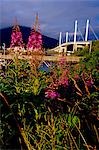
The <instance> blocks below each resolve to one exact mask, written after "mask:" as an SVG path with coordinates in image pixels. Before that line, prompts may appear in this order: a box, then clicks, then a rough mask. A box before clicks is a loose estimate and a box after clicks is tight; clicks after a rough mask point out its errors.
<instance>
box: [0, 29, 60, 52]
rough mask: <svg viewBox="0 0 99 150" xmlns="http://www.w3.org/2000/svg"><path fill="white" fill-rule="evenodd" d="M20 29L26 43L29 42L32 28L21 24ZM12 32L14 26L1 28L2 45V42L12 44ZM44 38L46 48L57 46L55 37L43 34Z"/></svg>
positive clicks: (0, 42) (0, 40)
mask: <svg viewBox="0 0 99 150" xmlns="http://www.w3.org/2000/svg"><path fill="white" fill-rule="evenodd" d="M20 30H21V32H22V35H23V41H24V43H27V42H28V37H29V35H30V31H31V28H29V27H23V26H20ZM11 33H12V27H8V28H3V29H0V38H1V39H0V45H2V43H5V44H6V47H9V46H10V40H11ZM42 39H43V47H44V48H45V49H48V48H54V47H56V46H57V43H58V40H56V39H54V38H51V37H47V36H45V35H42Z"/></svg>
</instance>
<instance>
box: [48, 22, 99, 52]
mask: <svg viewBox="0 0 99 150" xmlns="http://www.w3.org/2000/svg"><path fill="white" fill-rule="evenodd" d="M89 29H90V30H91V32H92V33H93V35H94V37H95V39H96V40H98V39H99V38H98V36H97V35H96V34H95V32H94V30H93V28H92V26H91V24H90V21H89V20H87V22H86V28H85V36H83V35H82V33H81V31H80V29H79V27H78V21H77V20H76V21H75V27H74V33H73V41H70V40H69V33H68V32H66V34H65V42H62V39H63V38H62V32H60V34H59V45H58V46H57V47H55V48H53V49H50V50H49V51H50V52H59V53H68V54H70V53H74V52H75V51H77V50H78V49H83V48H84V47H85V46H88V47H89V51H91V45H92V41H91V40H88V34H89ZM78 33H79V35H80V36H81V39H82V40H79V41H78V40H77V35H78Z"/></svg>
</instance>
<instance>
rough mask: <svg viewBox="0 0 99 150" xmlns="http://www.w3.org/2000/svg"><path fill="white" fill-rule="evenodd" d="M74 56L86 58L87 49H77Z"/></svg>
mask: <svg viewBox="0 0 99 150" xmlns="http://www.w3.org/2000/svg"><path fill="white" fill-rule="evenodd" d="M74 54H75V55H76V56H86V55H87V54H89V47H88V46H86V47H85V48H83V49H78V50H77V51H76V52H75V53H74Z"/></svg>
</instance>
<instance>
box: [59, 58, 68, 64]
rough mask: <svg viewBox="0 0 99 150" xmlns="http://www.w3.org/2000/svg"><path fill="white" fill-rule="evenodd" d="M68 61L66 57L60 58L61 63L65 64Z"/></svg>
mask: <svg viewBox="0 0 99 150" xmlns="http://www.w3.org/2000/svg"><path fill="white" fill-rule="evenodd" d="M65 63H66V58H64V57H61V58H60V60H59V65H60V66H61V65H64V64H65Z"/></svg>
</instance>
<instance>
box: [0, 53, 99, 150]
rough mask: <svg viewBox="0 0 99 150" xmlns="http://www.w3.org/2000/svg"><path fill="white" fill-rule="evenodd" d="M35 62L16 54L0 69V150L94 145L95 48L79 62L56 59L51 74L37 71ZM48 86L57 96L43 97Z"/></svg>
mask: <svg viewBox="0 0 99 150" xmlns="http://www.w3.org/2000/svg"><path fill="white" fill-rule="evenodd" d="M39 63H40V62H39V61H37V60H36V61H35V60H31V61H30V62H29V61H27V60H24V59H23V60H19V59H18V58H17V57H15V59H14V60H13V62H12V63H11V64H9V65H8V67H7V69H6V71H3V70H1V72H0V73H1V76H0V98H1V105H0V109H1V112H2V113H1V123H0V137H1V139H0V142H1V149H27V150H32V149H33V150H41V149H42V150H47V149H49V150H63V149H64V150H65V149H66V150H72V149H75V150H79V149H85V148H86V149H87V150H89V147H88V145H87V143H88V144H89V146H91V147H94V146H96V144H97V143H98V142H97V141H98V140H99V139H98V132H97V120H98V119H97V116H98V109H99V108H98V97H99V93H98V85H99V72H98V69H99V68H98V63H99V52H98V51H94V52H92V53H91V54H88V55H86V56H85V58H83V59H82V60H81V62H80V63H79V64H75V65H71V64H70V65H69V64H67V63H66V62H64V63H65V64H63V62H60V63H58V64H56V65H54V66H53V67H52V68H51V72H50V73H46V72H42V71H40V70H38V66H39ZM64 83H65V84H64ZM48 89H50V91H52V92H53V91H54V92H53V93H54V94H55V92H57V93H58V96H57V98H56V97H55V98H53V99H51V97H50V98H49V97H47V96H45V93H46V91H47V90H48ZM53 93H51V94H53ZM51 96H53V95H51ZM88 133H90V138H89V137H88ZM90 139H92V141H93V142H91V141H90ZM91 144H93V145H91Z"/></svg>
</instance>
